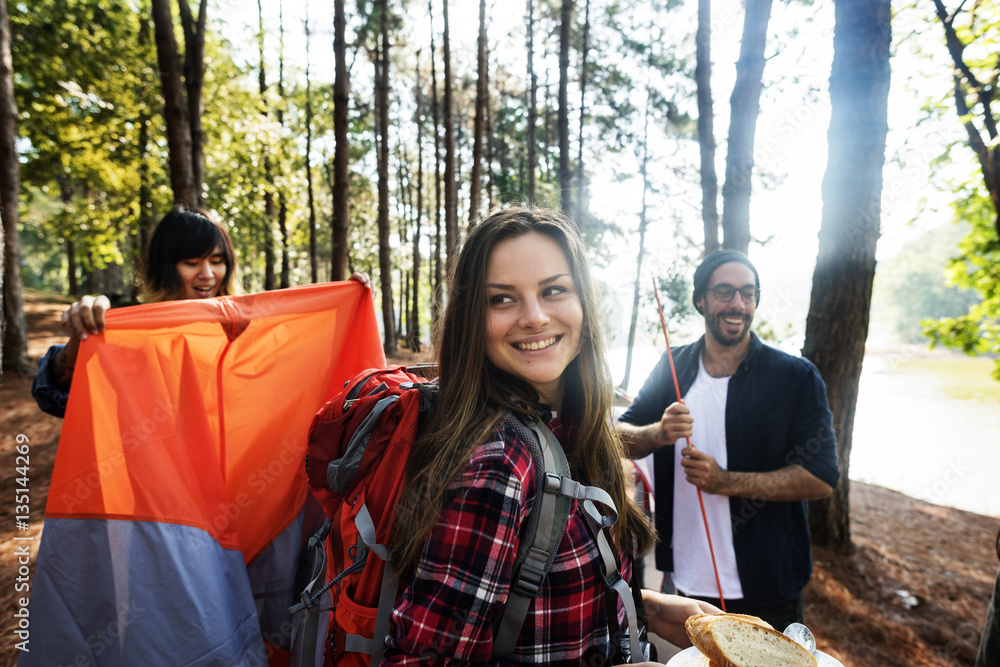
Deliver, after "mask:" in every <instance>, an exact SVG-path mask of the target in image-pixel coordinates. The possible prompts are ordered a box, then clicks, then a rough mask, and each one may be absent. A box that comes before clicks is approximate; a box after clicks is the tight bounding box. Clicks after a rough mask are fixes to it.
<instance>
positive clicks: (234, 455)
mask: <svg viewBox="0 0 1000 667" xmlns="http://www.w3.org/2000/svg"><path fill="white" fill-rule="evenodd" d="M384 365H385V358H384V355H383V352H382V347H381V342H380V335H379V332H378V327H377V324H376V320H375V313H374V305H373V303H372V298H371V293H370V292H369V291H368V290H366V289H364V288H363V287H362V286H361V285H360V284H359V283H357V282H341V283H330V284H324V285H312V286H307V287H299V288H293V289H287V290H280V291H275V292H267V293H262V294H252V295H246V296H239V297H221V298H215V299H206V300H192V301H179V302H168V303H159V304H148V305H141V306H135V307H130V308H121V309H115V310H112V311H110V312H109V313H108V315H107V330H106V332H105V333H104V334H103V335H99V336H93V337H91V338H89V339H88V340H87V341H85V342H84V343H83V344H82V345H81V348H80V354H79V357H78V360H77V365H76V369H75V372H74V379H73V385H72V390H71V392H70V396H69V403H68V405H67V408H66V417H65V422H64V425H63V429H62V435H61V438H60V441H59V449H58V452H57V455H56V461H55V465H54V468H53V473H52V482H51V487H50V489H49V494H48V504H47V507H46V524H45V530H44V531H43V534H42V545H41V548H40V550H39V557H38V565H37V567H36V572H35V579H36V586H35V587H34V589H33V591H32V593H33V594H32V600H31V607H32V618H37V619H39V622H38V624H37V625H36V624H35V623H33V624H32V630H33V632H32V639H35V640H36V641H35V642H32V651H31V653H30V654H24V656H22V660H21V662H22V663H24V664H25V665H29V664H31V665H33V664H38V665H47V664H74V660H77V659H79V657H80V656H81V655H83V656H89V658H90V659H92V660H94V661H99V660H100V661H106V660H112V662H114V661H115V660H117V661H118V662H114V664H156V663H157V662H158V661H162V660H164V659H167V660H170V661H175V660H179V661H182V662H183V663H184V664H192V665H214V664H227V665H232V664H240V665H243V664H246V665H251V664H260V663H259V660H258V659H257V657H259V656H260V655H262V654H263V653H264V645H263V644H262V643H261V640H262V639H266V640H268V641H269V642H271V643H274V642H272V641H271V639H270V635H271V630H270V629H269V628H268V627H266V626H265V624H264V618H265V616H264V615H262V614H265V612H267V614H270V613H271V611H270V610H267V609H265V607H266V606H267V605H271V606H273V607H280V609H284V608H285V607H286V606H287V604H290V602H285V600H283V599H280V600H279V599H277V598H274V599H273V601H270V602H269V601H267V598H268V597H269V596H270V593H267V591H269V590H278V589H281V588H282V587H284V588H288V587H290V586H291V584H287V582H286V583H282V584H280V585H278V584H274V583H273V581H277V579H279V578H281V577H283V576H284V577H286V578H287V577H289V576H291V577H294V569H295V566H296V563H297V562H298V561H299V559H300V558H301V556H300V555H299V554H300V553H301V550H300V545H299V537H298V532H302V531H304V530H306V527H305V524H304V523H303V521H304V519H303V517H304V515H305V514H304V513H306V510H305V509H304V507H306V505H307V503H306V499H307V495H308V491H307V484H306V477H305V470H304V466H303V460H304V458H305V453H306V445H307V443H306V438H307V434H308V429H309V425H310V423H311V421H312V418H313V416H314V415H315V414H316V411H317V410H318V409H319V408H320V407H322V405H323V404H324V403H325V402H326V401H327V400H328V399H329V398H330V397H331V396H333V395H334V394H336V393H337V392H338V391H339V390H340V388H341V387H342V386H343V384H344V382H345V381H347V380H348V379H350V378H351V377H353V376H354V375H356V374H357V373H358V372H360V371H361V370H363V369H365V368H369V367H381V366H384ZM307 522H308V521H306V523H307ZM286 529H287V531H294V533H293V532H286ZM283 533H284V534H283ZM279 536H280V538H281V539H276V538H279ZM272 543H273V545H272ZM265 552H266V553H265ZM262 554H264V556H263V557H262V558H261V559H260V560H259V561H258V562H257V563H253V565H252V567H251V570H252V572H250V573H249V576H248V571H247V570H245V568H244V565H248V564H251V563H252V562H253V561H254V559H255V558H257V557H258V556H261V555H262ZM272 578H273V581H272ZM269 587H270V588H269ZM259 590H264V591H265V593H264V596H263V598H262V599H258V598H259V595H258V591H259ZM282 590H283V589H282ZM271 597H273V596H271ZM123 605H124V607H123ZM262 605H264V606H263V607H262ZM123 609H124V611H123ZM135 609H138V610H141V611H142V612H143V613H142V614H139V615H137V616H136V617H135V618H131V617H129V623H127V624H122V623H121V622H120V619H121V618H122V615H123V613H125V612H130V610H135ZM279 611H280V610H279ZM258 616H260V626H259V627H258V625H257V617H258ZM126 617H128V614H126ZM192 619H195V620H192ZM282 622H284V621H282ZM119 626H120V627H119ZM107 627H114V628H116V632H117V633H118V634H117V636H116V638H115V639H114V641H108V642H105V641H104V639H103V638H104V637H105V636H106V633H105V632H104V630H105V628H107ZM286 629H287V628H282V629H281V630H280V633H279V634H281V635H283V636H286V638H287V633H286ZM279 643H280V642H279ZM36 647H37V648H38V650H36ZM267 653H268V654H270V649H268V650H267ZM165 656H168V657H165ZM255 656H257V657H255ZM108 664H111V663H108Z"/></svg>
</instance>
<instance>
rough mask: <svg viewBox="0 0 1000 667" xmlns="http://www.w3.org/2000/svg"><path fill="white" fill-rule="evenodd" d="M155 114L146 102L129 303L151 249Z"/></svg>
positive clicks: (144, 34)
mask: <svg viewBox="0 0 1000 667" xmlns="http://www.w3.org/2000/svg"><path fill="white" fill-rule="evenodd" d="M149 27H150V26H149V21H148V20H147V19H146V17H144V16H140V17H139V33H138V42H139V45H140V46H141V47H143V48H145V46H146V45H147V44H149V37H150V35H149ZM151 122H152V114H151V112H150V110H149V107H147V106H146V104H145V103H144V102H143V103H142V105H141V111H140V114H139V137H138V149H139V150H138V153H139V214H138V215H137V216H136V241H135V246H136V247H135V249H134V251H133V253H132V276H133V277H132V286H131V294H130V295H129V296H130V299H131V300H132V301H133V302H135V301H137V300H138V297H139V289H140V283H141V279H140V276H141V275H142V264H143V256H144V253H145V252H146V247H147V246H148V245H149V237H150V231H151V229H152V226H153V183H152V177H151V176H150V169H149V167H150V164H149V161H150V155H149V126H150V123H151Z"/></svg>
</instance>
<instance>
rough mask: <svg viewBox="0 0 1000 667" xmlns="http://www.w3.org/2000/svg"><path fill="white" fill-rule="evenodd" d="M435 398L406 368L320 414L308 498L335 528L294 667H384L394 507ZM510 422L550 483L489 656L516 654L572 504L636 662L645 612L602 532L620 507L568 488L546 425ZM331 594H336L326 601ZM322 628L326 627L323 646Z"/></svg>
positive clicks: (353, 389)
mask: <svg viewBox="0 0 1000 667" xmlns="http://www.w3.org/2000/svg"><path fill="white" fill-rule="evenodd" d="M428 368H430V367H428ZM414 370H417V368H414ZM436 391H437V386H436V383H434V382H428V381H427V380H426V379H424V378H423V377H421V376H420V375H417V374H414V373H412V372H410V371H409V370H407V369H406V368H405V367H403V366H394V367H390V368H386V369H370V370H367V371H364V372H362V373H360V374H359V375H357V376H355V377H354V378H353V379H352V380H350V381H349V382H348V383H347V384H346V385H345V386H344V390H343V391H342V392H341V393H340V394H339V395H337V396H335V397H334V398H333V399H331V400H330V401H328V402H327V403H326V405H324V406H323V408H321V409H320V411H319V412H318V413H317V414H316V417H315V418H314V420H313V423H312V426H311V427H310V429H309V453H308V455H307V457H306V472H307V475H308V479H309V486H310V491H311V492H312V494H313V496H314V497H315V498H316V499H317V500H318V501H319V502H320V504H321V505H322V506H323V511H324V513H325V514H326V516H327V519H328V520H327V522H326V523H325V524H324V525H323V528H322V529H321V530H320V531H319V532H318V533H317V534H316V535H314V536H313V537H312V539H310V542H309V548H310V550H311V551H313V552H314V553H315V555H316V559H315V566H314V569H313V580H312V581H311V582H310V583H309V585H308V586H307V587H306V589H305V590H304V591H303V593H302V596H301V598H302V602H301V603H299V604H297V605H295V606H294V607H292V608H290V609H289V612H290V613H291V614H293V615H294V616H295V630H294V635H293V646H294V649H293V659H292V664H298V665H308V666H309V667H313V666H314V665H315V664H316V656H318V655H323V656H324V660H323V663H322V664H324V665H335V664H336V665H369V664H376V665H377V664H378V663H379V662H380V661H381V656H382V650H383V648H384V638H385V637H386V636H387V635H388V634H389V631H390V627H389V617H390V614H391V611H392V608H393V606H394V604H395V601H396V597H397V595H398V593H399V591H400V590H401V584H400V583H399V581H398V578H397V577H396V569H395V567H394V566H393V563H392V561H391V558H390V554H389V549H388V544H389V538H390V536H391V534H392V529H393V523H394V518H395V512H394V510H393V508H394V507H395V505H396V503H397V502H398V499H399V496H400V494H401V493H402V490H403V483H404V478H405V469H406V461H407V459H408V457H409V454H410V449H411V447H412V445H413V442H414V440H415V439H416V437H417V427H418V424H419V420H420V417H421V415H422V414H423V413H425V412H426V411H427V410H428V409H429V408H430V406H431V403H432V401H433V398H434V395H435V393H436ZM506 423H508V424H509V425H511V426H513V427H514V428H515V429H516V430H518V431H519V433H520V435H521V437H522V438H523V439H524V441H525V442H528V443H529V446H530V447H531V449H532V457H533V458H534V459H535V466H536V470H537V471H538V472H537V474H539V475H540V476H542V478H543V479H547V480H549V481H548V483H546V484H544V488H545V491H544V493H540V494H537V496H536V507H535V508H534V511H532V512H531V513H530V516H531V520H532V521H534V522H535V523H534V524H533V525H529V526H528V527H527V531H526V535H527V537H528V539H526V540H524V541H523V543H522V546H521V548H520V550H519V552H518V555H517V558H516V559H515V563H514V572H515V577H514V582H513V584H512V586H511V590H510V593H509V594H508V600H507V604H506V606H505V608H504V611H503V612H502V614H501V618H500V620H499V622H498V625H497V627H496V630H495V636H494V651H493V654H494V658H496V659H502V658H504V657H507V656H509V654H510V653H511V652H512V651H513V649H514V645H515V642H516V640H517V637H518V635H519V634H520V630H521V626H522V624H523V622H524V617H525V615H526V613H527V610H528V606H529V604H530V602H531V600H532V598H533V597H534V596H535V594H536V593H537V592H538V589H539V587H540V586H541V584H542V581H543V580H544V578H545V576H546V574H547V573H548V571H549V568H550V567H551V565H552V561H553V559H554V557H555V552H556V549H557V548H558V545H559V541H560V539H561V537H562V534H563V532H564V531H565V528H566V525H567V523H568V521H569V512H570V507H571V505H572V502H571V499H573V498H575V499H577V500H579V501H580V507H581V509H582V511H584V512H586V513H587V515H588V516H590V517H591V520H592V521H593V522H594V527H595V528H596V530H595V531H594V535H595V539H596V540H597V542H598V546H599V548H600V551H601V555H602V559H603V566H604V571H605V575H606V584H607V587H608V589H609V590H610V591H612V592H613V593H615V594H616V595H617V596H618V598H620V599H621V601H622V603H623V605H624V607H625V610H626V615H627V617H628V621H629V627H630V628H633V629H634V628H639V629H638V630H637V631H635V632H632V633H631V636H630V637H629V651H627V652H626V653H631V656H634V659H635V661H639V660H641V659H642V658H643V649H645V648H646V647H647V646H649V645H648V644H645V639H646V637H645V627H644V626H645V619H644V618H643V617H641V616H638V617H637V612H636V608H637V606H638V613H639V614H640V615H641V613H642V610H641V598H639V597H638V589H635V590H629V587H628V585H627V584H625V583H624V580H623V579H622V577H621V575H620V574H619V571H618V565H617V562H615V559H614V556H613V555H612V552H613V550H612V548H611V547H610V546H609V543H608V540H607V538H606V536H605V533H606V531H605V530H604V528H606V527H608V526H610V525H611V524H612V523H614V520H615V519H616V518H617V513H616V512H615V511H614V502H613V501H612V500H611V498H610V496H608V494H607V493H606V492H605V491H603V490H602V489H599V488H596V487H590V486H585V485H583V484H580V483H578V482H575V481H573V480H572V478H571V477H570V475H569V465H568V463H567V461H566V457H565V454H564V453H563V451H562V447H561V446H560V445H559V442H558V440H556V439H555V437H554V436H553V435H552V433H551V432H550V431H549V429H548V428H547V427H545V426H544V425H541V424H536V425H532V426H525V425H524V424H522V423H521V422H520V421H519V420H517V419H516V418H514V417H512V416H509V417H508V419H507V420H506ZM552 480H556V483H552ZM595 503H596V504H601V505H604V506H605V507H606V508H610V516H605V515H602V514H601V513H600V512H598V511H597V509H596V507H595ZM605 514H607V511H606V512H605ZM324 582H327V583H324ZM331 589H332V592H331V593H330V596H327V597H324V596H325V594H326V593H327V591H331ZM331 602H332V604H331ZM637 602H638V604H637ZM301 611H305V612H306V613H304V614H299V613H298V612H301ZM331 611H332V615H331V614H330V613H329V612H331ZM637 619H638V620H637ZM639 620H641V621H642V623H641V624H640V623H639ZM614 622H615V623H617V616H615V619H614ZM321 627H325V628H326V632H324V633H322V636H321V633H320V630H319V628H321ZM612 632H613V634H612V636H614V629H613V631H612ZM373 638H378V639H377V640H374V639H373ZM640 641H642V642H643V644H644V646H642V648H640ZM622 657H624V658H625V659H628V657H630V656H628V655H623V656H622Z"/></svg>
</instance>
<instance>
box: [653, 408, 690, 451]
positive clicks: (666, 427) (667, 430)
mask: <svg viewBox="0 0 1000 667" xmlns="http://www.w3.org/2000/svg"><path fill="white" fill-rule="evenodd" d="M693 426H694V417H692V416H691V409H690V408H688V406H686V405H684V404H683V403H681V402H680V401H678V402H676V403H671V404H670V405H669V406H667V409H666V410H664V411H663V416H662V417H661V418H660V432H659V434H658V436H659V440H660V442H662V443H663V444H664V445H673V444H675V443H676V442H677V441H678V440H680V439H681V438H690V437H691V434H692V433H693V432H694V431H693V430H692V428H693Z"/></svg>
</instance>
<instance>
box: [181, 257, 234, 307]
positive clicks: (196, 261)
mask: <svg viewBox="0 0 1000 667" xmlns="http://www.w3.org/2000/svg"><path fill="white" fill-rule="evenodd" d="M226 269H227V267H226V258H225V256H224V255H223V253H222V248H220V247H218V246H216V247H215V249H214V250H213V251H212V252H211V253H209V254H207V255H205V256H204V257H193V258H191V259H182V260H181V261H179V262H177V275H179V276H180V277H181V282H182V283H183V285H184V290H183V291H182V292H181V296H180V297H178V298H180V299H207V298H208V297H211V296H216V295H218V293H219V290H220V289H221V288H222V282H223V281H224V280H225V279H226Z"/></svg>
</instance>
